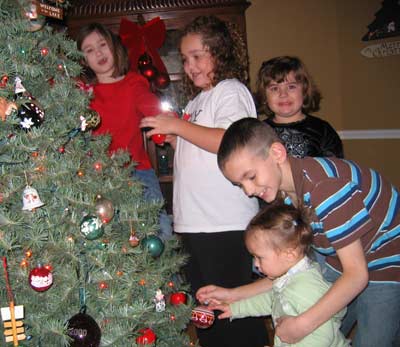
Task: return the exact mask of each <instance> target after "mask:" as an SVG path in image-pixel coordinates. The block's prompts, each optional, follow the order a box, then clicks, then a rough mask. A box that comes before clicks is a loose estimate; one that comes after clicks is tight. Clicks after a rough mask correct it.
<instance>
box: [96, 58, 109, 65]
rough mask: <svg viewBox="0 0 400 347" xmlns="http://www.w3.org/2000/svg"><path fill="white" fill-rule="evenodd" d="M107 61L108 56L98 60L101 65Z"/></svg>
mask: <svg viewBox="0 0 400 347" xmlns="http://www.w3.org/2000/svg"><path fill="white" fill-rule="evenodd" d="M105 63H107V58H103V59H101V60H99V61H98V62H97V64H99V65H104V64H105Z"/></svg>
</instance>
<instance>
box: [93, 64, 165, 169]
mask: <svg viewBox="0 0 400 347" xmlns="http://www.w3.org/2000/svg"><path fill="white" fill-rule="evenodd" d="M93 93H94V99H93V100H92V102H91V104H90V107H91V108H92V109H93V110H95V111H97V112H98V113H99V115H100V117H101V123H100V126H99V127H98V128H97V129H96V130H95V131H94V132H93V133H94V134H96V135H98V134H110V135H111V138H112V140H111V144H110V147H109V151H110V154H112V153H113V152H115V151H116V150H118V149H120V148H121V149H125V150H127V151H128V152H129V153H130V154H131V158H132V160H133V161H134V162H136V163H137V164H138V165H137V166H136V168H137V169H139V170H144V169H150V168H151V164H150V160H149V157H148V155H147V153H146V150H145V149H144V145H143V136H142V132H141V129H140V128H139V123H140V120H141V119H142V118H143V117H148V116H155V115H157V114H160V113H161V108H160V107H161V104H160V101H159V99H158V98H157V97H156V95H154V94H153V93H152V92H151V91H150V86H149V83H148V81H147V80H146V79H145V78H144V77H143V76H142V75H139V74H138V73H136V72H132V71H130V72H128V74H127V75H126V76H125V78H124V79H122V80H121V81H118V82H114V83H97V84H95V85H94V86H93Z"/></svg>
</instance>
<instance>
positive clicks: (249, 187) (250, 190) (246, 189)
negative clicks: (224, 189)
mask: <svg viewBox="0 0 400 347" xmlns="http://www.w3.org/2000/svg"><path fill="white" fill-rule="evenodd" d="M242 189H243V191H244V192H245V194H246V195H247V196H253V195H254V187H253V185H251V184H249V183H246V184H243V185H242Z"/></svg>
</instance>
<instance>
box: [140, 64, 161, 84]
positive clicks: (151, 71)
mask: <svg viewBox="0 0 400 347" xmlns="http://www.w3.org/2000/svg"><path fill="white" fill-rule="evenodd" d="M140 72H141V74H142V75H143V76H144V77H146V78H147V79H148V80H153V79H154V78H155V77H156V75H157V69H156V68H155V67H154V66H153V65H150V66H146V67H145V68H142V69H140Z"/></svg>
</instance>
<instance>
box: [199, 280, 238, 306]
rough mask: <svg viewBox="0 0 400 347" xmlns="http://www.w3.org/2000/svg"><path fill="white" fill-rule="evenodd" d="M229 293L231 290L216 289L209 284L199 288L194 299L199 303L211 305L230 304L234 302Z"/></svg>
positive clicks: (216, 287)
mask: <svg viewBox="0 0 400 347" xmlns="http://www.w3.org/2000/svg"><path fill="white" fill-rule="evenodd" d="M231 291H232V290H231V289H228V288H223V287H218V286H214V285H212V284H211V285H208V286H204V287H201V288H200V289H199V290H198V291H197V293H196V298H197V300H199V301H200V302H201V303H208V304H211V305H220V304H222V303H231V302H233V301H234V300H233V298H232V295H231Z"/></svg>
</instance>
